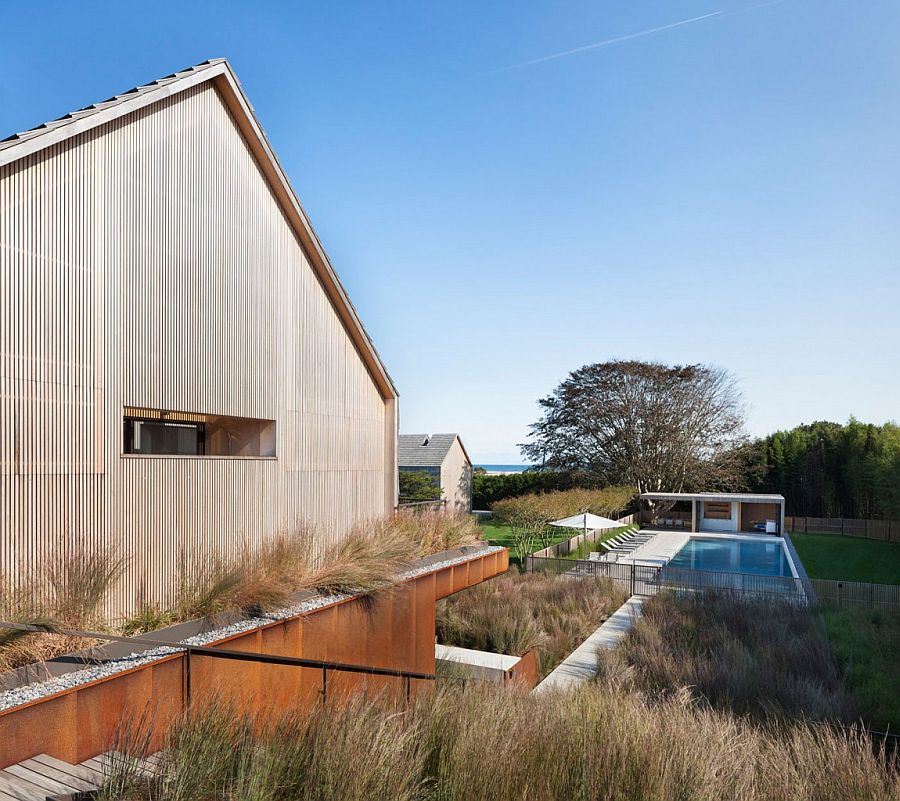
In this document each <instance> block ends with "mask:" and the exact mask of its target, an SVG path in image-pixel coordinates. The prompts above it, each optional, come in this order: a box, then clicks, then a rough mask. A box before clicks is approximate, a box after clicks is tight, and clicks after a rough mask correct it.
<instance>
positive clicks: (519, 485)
mask: <svg viewBox="0 0 900 801" xmlns="http://www.w3.org/2000/svg"><path fill="white" fill-rule="evenodd" d="M597 486H598V483H597V479H596V478H593V477H591V476H586V475H580V474H576V473H563V472H559V471H556V470H526V471H525V472H523V473H506V474H504V475H488V474H487V473H486V472H481V473H479V472H478V471H476V472H475V473H474V474H473V475H472V507H473V508H474V509H493V508H494V504H495V503H496V502H497V501H502V500H503V499H504V498H515V497H517V496H519V495H525V494H527V493H534V492H551V491H553V490H569V489H574V488H576V487H581V488H587V489H596V488H597Z"/></svg>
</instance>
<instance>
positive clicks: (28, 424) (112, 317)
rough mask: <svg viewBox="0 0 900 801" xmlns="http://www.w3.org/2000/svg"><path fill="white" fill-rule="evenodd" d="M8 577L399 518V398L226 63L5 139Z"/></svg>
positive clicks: (143, 565) (141, 575)
mask: <svg viewBox="0 0 900 801" xmlns="http://www.w3.org/2000/svg"><path fill="white" fill-rule="evenodd" d="M0 321H2V322H0V521H2V531H0V534H2V536H0V574H2V575H5V576H7V577H10V576H15V575H16V573H17V572H18V571H20V570H21V569H23V568H26V567H30V566H33V565H38V564H41V563H42V561H43V560H45V559H46V557H47V556H48V554H51V553H55V552H59V551H61V550H65V549H74V548H81V547H85V546H87V547H93V546H106V545H108V546H112V547H114V548H116V549H118V550H119V551H120V552H121V553H122V554H123V555H124V556H126V557H128V559H129V566H128V570H127V573H126V575H125V577H124V579H123V580H122V581H121V582H119V586H118V587H117V588H116V593H115V598H114V599H113V602H112V603H113V605H114V607H115V609H116V611H118V612H119V613H123V614H124V613H127V612H129V611H130V610H133V609H134V608H135V606H136V605H137V604H138V603H139V602H149V603H163V602H164V601H165V598H166V596H167V594H168V592H169V590H171V588H172V582H173V578H174V576H175V574H176V571H177V568H178V566H179V565H180V564H181V563H182V562H183V560H184V559H185V558H187V557H189V555H190V554H191V552H192V551H193V550H195V549H206V550H207V551H208V550H209V549H211V548H217V547H223V548H232V549H234V548H235V547H236V545H237V543H240V542H245V541H246V542H249V543H250V544H254V543H258V542H260V541H261V540H262V539H263V538H265V537H266V536H267V535H271V534H272V533H274V532H276V531H278V530H282V529H286V528H289V527H292V526H295V525H298V524H300V523H309V524H313V525H314V526H316V527H317V530H318V531H319V532H320V535H321V537H322V538H323V539H325V538H336V537H340V536H341V535H342V533H344V532H345V531H346V530H347V528H348V527H349V526H350V525H351V524H352V523H354V522H355V521H359V520H363V519H367V518H372V517H374V516H377V515H381V514H384V513H386V512H388V511H390V510H391V509H393V507H394V506H395V505H396V502H397V489H396V487H397V460H396V448H397V392H396V390H395V389H394V386H393V384H392V382H391V379H390V377H389V376H388V373H387V371H386V370H385V367H384V365H383V364H382V363H381V361H380V359H379V357H378V354H377V353H376V352H375V349H374V347H373V346H372V343H371V342H370V340H369V337H368V336H367V334H366V332H365V330H364V329H363V326H362V323H361V322H360V319H359V317H358V316H357V314H356V311H355V310H354V308H353V306H352V305H351V304H350V301H349V300H348V298H347V295H346V293H345V291H344V288H343V287H342V286H341V283H340V281H339V280H338V277H337V275H336V274H335V272H334V269H333V268H332V266H331V264H330V263H329V261H328V257H327V256H326V255H325V252H324V250H323V249H322V246H321V245H320V243H319V240H318V239H317V238H316V235H315V232H314V231H313V230H312V227H311V226H310V223H309V220H308V219H307V217H306V215H305V213H304V211H303V209H302V207H301V206H300V202H299V200H298V199H297V196H296V194H295V193H294V190H293V189H292V187H291V185H290V183H289V181H288V178H287V176H286V175H285V174H284V172H283V171H282V169H281V167H280V166H279V164H278V161H277V159H276V157H275V155H274V153H273V152H272V149H271V147H270V145H269V143H268V141H267V140H266V138H265V135H264V134H263V131H262V129H261V128H260V125H259V123H258V121H257V120H256V117H255V116H254V113H253V110H252V108H251V106H250V103H249V102H248V100H247V98H246V97H245V96H244V93H243V91H242V90H241V87H240V85H239V83H238V81H237V78H236V77H235V75H234V73H233V72H232V70H231V67H230V66H229V65H228V63H227V62H226V61H225V60H224V59H219V60H215V61H208V62H205V63H203V64H200V65H198V66H196V67H193V68H190V69H187V70H184V71H183V72H179V73H177V74H174V75H170V76H168V77H166V78H163V79H161V80H159V81H155V82H153V83H151V84H148V85H146V86H141V87H138V88H137V89H133V90H131V91H129V92H126V93H125V94H122V95H118V96H116V97H113V98H111V99H109V100H105V101H103V102H101V103H98V104H96V105H93V106H89V107H87V108H85V109H82V110H81V111H77V112H75V113H73V114H69V115H66V116H65V117H62V118H60V119H58V120H55V121H52V122H49V123H47V124H46V125H42V126H40V127H38V128H35V129H33V130H30V131H26V132H24V133H21V134H18V135H16V136H13V137H10V138H9V139H7V140H4V141H2V142H0Z"/></svg>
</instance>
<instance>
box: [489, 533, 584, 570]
mask: <svg viewBox="0 0 900 801" xmlns="http://www.w3.org/2000/svg"><path fill="white" fill-rule="evenodd" d="M480 526H481V528H482V530H483V531H484V538H485V539H486V540H487V541H488V542H489V543H490V544H491V545H502V546H503V547H504V548H509V559H510V561H511V562H516V563H517V562H518V561H519V560H518V559H516V556H515V549H514V546H515V543H514V542H513V536H512V529H511V528H510V527H509V526H496V525H494V524H493V523H481V524H480ZM559 530H560V532H561V533H560V534H559V535H558V536H555V537H553V539H551V540H550V541H549V542H547V543H540V542H535V543H534V545H533V546H532V549H531V552H532V553H534V552H535V551H540V550H541V549H542V548H546V547H547V545H555V544H556V543H557V542H562V541H563V540H567V539H569V537H571V536H572V533H571V532H570V531H569V530H568V529H559Z"/></svg>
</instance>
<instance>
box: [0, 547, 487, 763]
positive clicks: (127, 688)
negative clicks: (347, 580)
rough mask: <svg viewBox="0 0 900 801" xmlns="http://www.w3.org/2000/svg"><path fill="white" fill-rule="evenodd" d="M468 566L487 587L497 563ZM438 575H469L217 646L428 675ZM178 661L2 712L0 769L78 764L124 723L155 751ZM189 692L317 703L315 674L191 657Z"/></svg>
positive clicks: (174, 694) (345, 678) (398, 687)
mask: <svg viewBox="0 0 900 801" xmlns="http://www.w3.org/2000/svg"><path fill="white" fill-rule="evenodd" d="M498 553H501V554H502V555H505V552H498ZM469 561H474V562H484V563H485V569H484V570H480V571H476V572H474V573H473V575H476V574H477V575H482V576H484V577H485V578H487V577H488V574H489V573H491V565H492V563H493V564H494V565H496V563H497V560H496V558H495V556H494V554H487V555H481V556H476V557H474V558H473V559H471V560H469ZM465 564H466V563H463V566H464V565H465ZM501 564H505V560H504V561H503V562H501ZM454 571H455V572H454ZM442 574H443V575H452V576H453V583H454V584H455V585H456V584H458V583H459V582H461V581H462V578H463V577H467V576H468V571H458V570H457V567H456V566H451V567H444V568H438V569H436V570H435V571H432V572H431V573H424V574H422V575H420V576H417V577H416V578H414V579H411V580H409V581H406V582H403V583H402V584H400V585H398V586H397V587H395V588H394V589H393V590H391V591H389V592H387V593H385V594H383V595H380V596H378V597H377V598H375V599H374V600H372V599H368V598H361V597H355V598H351V599H348V600H342V601H339V602H337V603H334V604H331V605H329V606H326V607H322V608H320V609H316V610H314V611H312V612H309V613H304V614H302V615H300V616H298V617H295V618H289V619H287V620H281V621H276V622H273V623H271V624H269V625H267V626H264V627H262V628H259V629H253V630H251V631H249V632H246V633H239V634H235V635H232V636H231V637H228V638H225V639H223V640H220V641H218V642H217V643H216V645H220V646H221V647H223V648H228V649H230V650H239V651H249V652H253V653H273V654H284V655H288V656H298V657H307V658H312V659H323V660H332V661H341V662H347V663H352V664H361V665H371V666H376V667H385V668H395V669H401V670H409V671H414V672H421V673H433V672H434V639H435V621H434V617H435V598H436V594H437V590H438V587H439V585H440V581H443V579H440V580H439V576H441V575H442ZM185 661H186V658H185V656H184V654H175V655H172V656H169V657H165V658H163V659H162V660H158V661H155V662H151V663H149V664H147V665H142V666H139V667H136V668H133V669H131V670H129V671H125V672H122V673H118V674H114V675H113V676H110V677H106V678H104V679H100V680H98V681H96V682H93V683H91V684H87V685H82V686H79V687H76V688H73V689H71V690H68V691H66V692H63V693H61V694H59V695H56V696H48V697H47V698H43V699H38V700H36V701H33V702H31V703H29V704H27V705H23V706H21V707H15V708H12V709H9V710H4V711H2V712H0V768H3V767H6V766H7V765H11V764H15V763H17V762H21V761H22V760H23V759H28V758H29V757H32V756H34V755H35V754H40V753H46V754H49V755H50V756H53V757H56V758H58V759H63V760H65V761H67V762H73V763H74V762H81V761H83V760H84V759H87V758H89V757H92V756H94V755H96V754H98V753H100V752H102V751H104V750H107V749H108V748H109V747H110V744H111V743H112V741H113V737H114V735H115V733H116V729H117V727H118V726H119V725H120V723H121V722H122V720H123V716H134V717H141V718H144V719H145V720H148V721H152V722H153V724H154V725H153V731H154V739H153V744H154V746H155V747H159V746H160V745H161V744H162V736H163V733H164V731H165V730H166V729H167V728H168V726H169V725H170V724H171V722H172V721H173V720H174V719H175V718H176V717H177V716H178V715H179V714H181V712H182V711H183V709H184V705H185V701H186V696H185ZM191 687H192V698H191V701H192V703H197V704H199V703H201V702H203V701H208V700H210V699H215V700H217V701H225V700H232V701H235V702H236V703H238V704H239V705H241V706H242V707H243V708H245V709H247V710H252V711H253V712H255V713H264V712H266V711H268V710H271V711H278V709H283V708H284V706H288V705H299V706H301V707H302V706H303V705H308V704H311V703H316V702H319V701H320V700H321V694H320V693H321V689H322V671H321V670H318V669H313V668H300V667H288V666H280V665H267V664H262V663H258V662H237V661H230V660H216V659H215V658H213V657H209V656H201V655H197V654H195V655H193V656H192V657H191ZM327 687H328V698H329V699H340V698H341V697H342V696H346V695H349V694H350V693H351V692H357V691H361V690H365V691H367V692H370V693H375V692H382V691H388V692H396V693H405V692H406V682H405V680H402V679H392V678H389V677H373V676H367V675H365V674H355V673H354V674H349V673H343V674H342V673H339V672H337V671H329V672H328V679H327ZM409 687H410V693H411V694H415V693H417V692H423V691H424V692H430V691H431V689H432V687H433V682H429V681H425V680H416V679H413V680H411V681H410V682H409Z"/></svg>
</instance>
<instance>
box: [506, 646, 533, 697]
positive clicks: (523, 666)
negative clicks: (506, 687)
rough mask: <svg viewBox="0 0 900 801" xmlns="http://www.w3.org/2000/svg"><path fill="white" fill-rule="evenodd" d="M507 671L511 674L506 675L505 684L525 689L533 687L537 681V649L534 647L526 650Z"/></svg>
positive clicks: (528, 689)
mask: <svg viewBox="0 0 900 801" xmlns="http://www.w3.org/2000/svg"><path fill="white" fill-rule="evenodd" d="M509 673H510V674H511V675H509V676H507V679H506V683H507V684H511V685H513V686H515V687H519V688H521V689H523V690H526V691H530V690H532V689H534V687H535V686H536V685H537V683H538V668H537V651H536V650H535V649H534V648H530V649H529V650H527V651H526V652H525V653H524V654H522V656H521V658H520V659H519V662H518V664H517V665H516V666H515V667H514V668H512V669H511V670H510V671H509Z"/></svg>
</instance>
